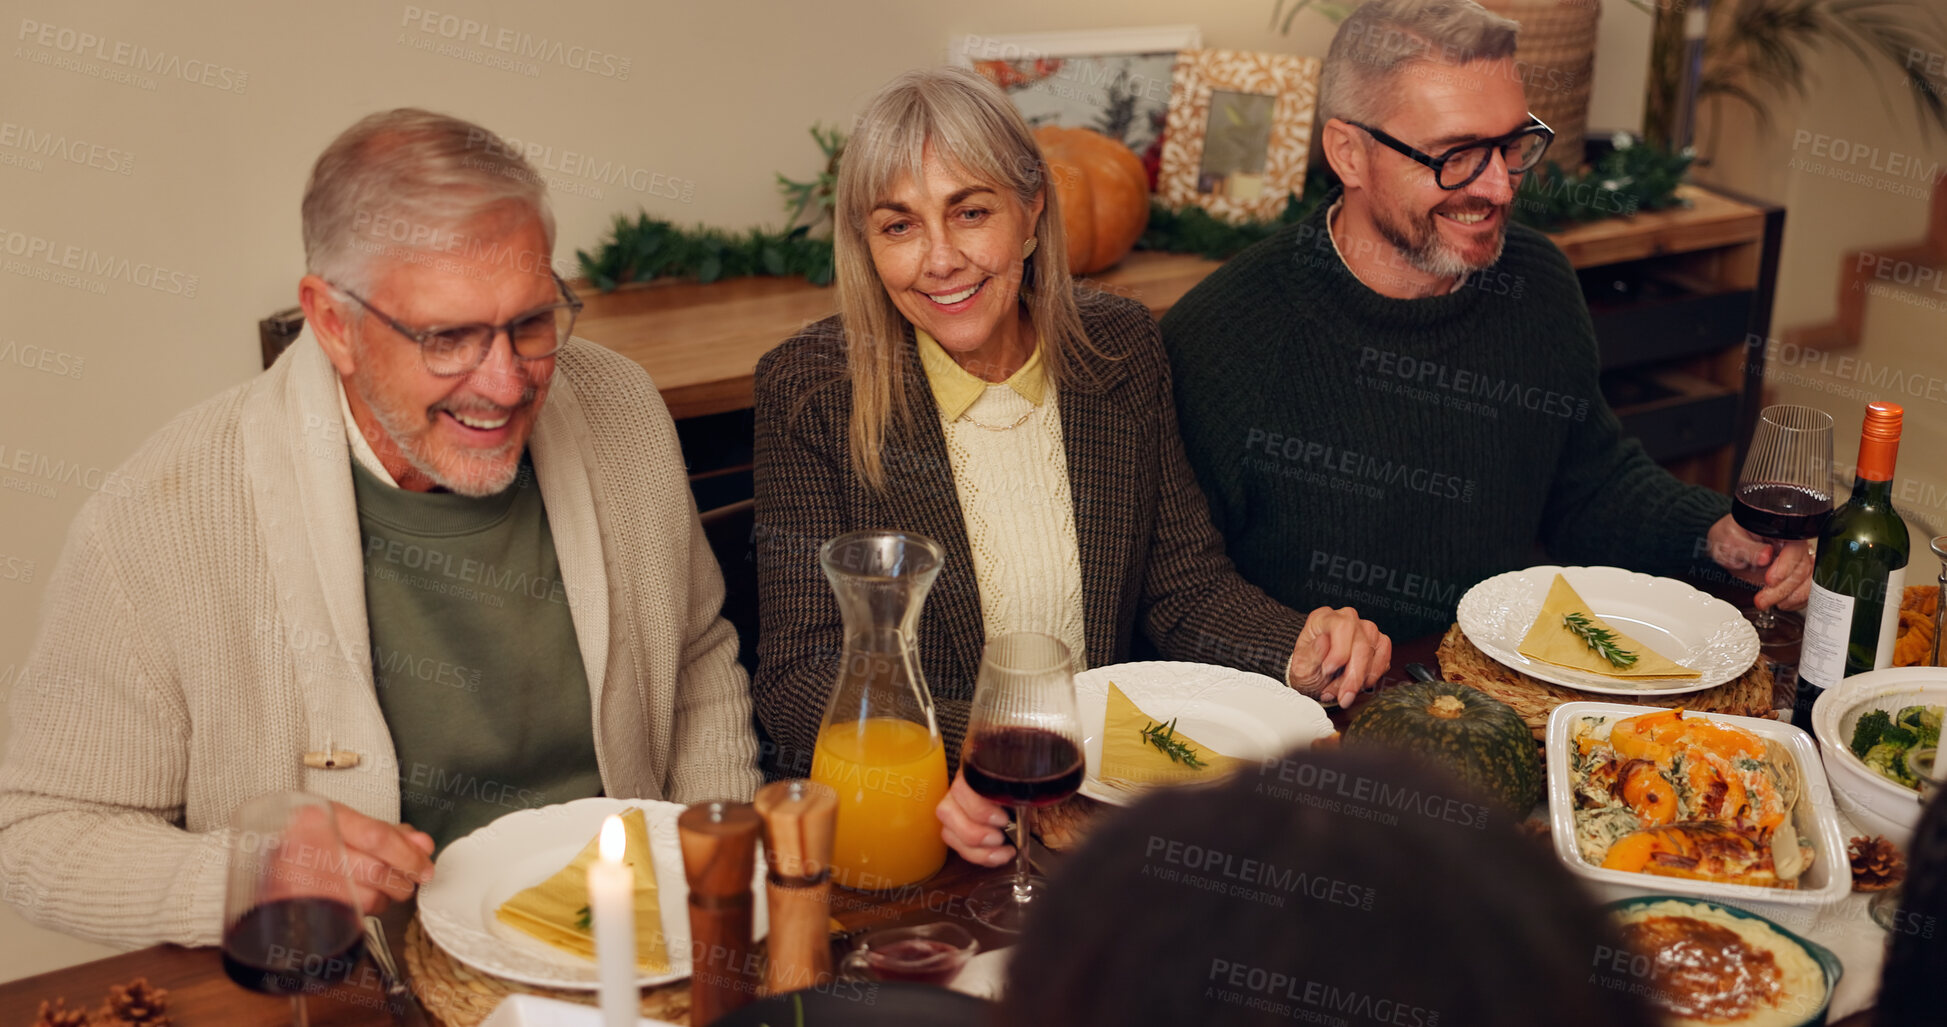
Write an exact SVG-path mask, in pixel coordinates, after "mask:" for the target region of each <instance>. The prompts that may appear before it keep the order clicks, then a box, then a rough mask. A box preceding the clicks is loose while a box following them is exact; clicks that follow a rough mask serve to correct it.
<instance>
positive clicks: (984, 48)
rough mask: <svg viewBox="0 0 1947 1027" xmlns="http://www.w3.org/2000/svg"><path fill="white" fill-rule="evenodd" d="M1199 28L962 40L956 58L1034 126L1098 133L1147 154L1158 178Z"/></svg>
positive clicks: (968, 37) (1198, 39)
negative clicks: (1183, 69)
mask: <svg viewBox="0 0 1947 1027" xmlns="http://www.w3.org/2000/svg"><path fill="white" fill-rule="evenodd" d="M1202 40H1203V37H1202V33H1200V32H1199V31H1198V29H1197V27H1196V26H1195V25H1167V26H1162V27H1158V28H1130V29H1101V30H1095V31H1086V32H1039V33H1032V34H1025V35H1008V36H977V35H964V36H956V37H954V38H953V40H952V48H953V54H952V55H953V61H954V63H956V64H959V65H962V66H964V67H970V68H973V69H974V70H976V71H979V72H980V73H981V74H983V75H986V76H987V77H988V78H989V79H991V80H993V82H994V84H996V85H998V86H1000V87H1001V89H1002V90H1003V91H1005V92H1006V93H1007V95H1008V98H1009V99H1012V100H1013V101H1014V106H1015V108H1016V109H1018V110H1019V111H1020V112H1021V116H1022V117H1023V118H1025V119H1026V120H1027V122H1028V125H1029V126H1030V127H1033V128H1039V127H1041V126H1042V125H1060V126H1062V127H1064V128H1092V129H1094V130H1096V131H1097V132H1100V133H1102V134H1103V135H1106V136H1108V137H1109V138H1111V139H1119V140H1121V141H1122V143H1123V145H1125V146H1127V147H1129V149H1131V150H1133V151H1135V154H1136V156H1138V157H1142V158H1143V159H1144V160H1143V163H1144V164H1145V166H1147V167H1148V168H1149V169H1150V175H1151V177H1152V179H1153V178H1154V177H1155V175H1156V169H1157V168H1158V167H1159V166H1160V164H1161V162H1162V152H1163V126H1164V124H1165V122H1166V121H1167V120H1168V118H1169V109H1170V88H1171V83H1172V82H1173V81H1174V80H1175V79H1174V76H1175V69H1176V59H1177V54H1178V52H1180V51H1183V50H1189V49H1194V48H1195V47H1198V46H1201V45H1202Z"/></svg>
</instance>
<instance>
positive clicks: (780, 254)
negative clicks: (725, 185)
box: [575, 125, 845, 292]
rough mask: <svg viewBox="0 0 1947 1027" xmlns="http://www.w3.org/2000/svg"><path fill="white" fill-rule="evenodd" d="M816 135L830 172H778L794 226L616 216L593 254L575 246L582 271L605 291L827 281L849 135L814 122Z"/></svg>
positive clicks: (812, 135)
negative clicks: (820, 230)
mask: <svg viewBox="0 0 1947 1027" xmlns="http://www.w3.org/2000/svg"><path fill="white" fill-rule="evenodd" d="M811 138H812V139H813V140H815V141H816V142H817V143H818V149H819V150H820V151H822V152H823V153H824V155H825V170H824V171H823V172H822V173H820V174H819V176H818V177H817V178H815V179H813V180H812V181H810V182H794V181H792V180H791V179H788V178H786V177H784V176H783V175H781V174H780V175H778V176H777V183H778V190H779V191H780V192H782V193H783V194H784V199H785V207H786V209H788V210H789V211H790V212H791V225H793V226H795V227H787V228H785V229H782V230H773V229H768V228H751V229H747V230H745V231H744V232H742V233H735V232H728V231H725V230H723V229H720V228H707V227H704V226H702V225H698V226H697V227H695V228H690V229H685V228H680V227H678V226H677V225H676V224H675V223H674V222H670V221H665V220H663V219H661V218H652V217H650V216H649V214H648V212H647V211H643V212H640V213H638V214H637V215H636V217H635V220H633V221H631V220H629V218H628V217H627V216H626V215H622V214H618V215H616V216H615V226H614V227H613V228H611V229H610V230H609V234H608V237H607V238H605V239H603V240H602V241H601V242H600V244H599V245H597V246H596V248H595V252H594V253H592V254H591V253H589V252H588V251H587V250H576V251H575V256H576V257H577V258H579V259H580V261H581V273H582V275H583V276H585V277H586V278H587V279H588V280H589V281H590V282H591V283H593V284H594V286H595V288H597V289H600V290H601V291H603V292H614V291H615V290H616V289H618V288H620V287H621V286H623V285H627V284H629V283H631V282H649V281H654V280H655V279H658V278H694V279H696V280H697V281H699V282H705V283H708V282H715V281H718V280H720V279H724V278H742V277H745V276H748V275H803V276H804V277H805V280H806V281H808V282H810V283H811V284H813V285H830V284H831V280H832V274H833V270H834V269H833V265H832V241H831V237H830V224H831V216H832V196H833V192H834V188H835V186H836V185H837V182H838V158H839V156H840V155H841V154H842V153H844V151H845V134H844V133H842V132H840V131H839V130H838V129H836V128H830V129H822V128H820V127H819V126H817V125H813V126H811ZM799 222H805V223H803V224H800V223H799ZM821 226H822V227H824V229H825V234H824V235H823V236H819V235H814V234H813V232H812V230H813V229H814V228H817V227H821Z"/></svg>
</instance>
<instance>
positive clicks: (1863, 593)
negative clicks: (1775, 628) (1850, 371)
mask: <svg viewBox="0 0 1947 1027" xmlns="http://www.w3.org/2000/svg"><path fill="white" fill-rule="evenodd" d="M1902 416H1903V411H1902V410H1901V409H1900V407H1899V406H1898V405H1897V404H1893V403H1868V404H1867V405H1866V423H1865V426H1864V427H1862V428H1861V429H1860V431H1859V471H1858V474H1857V476H1856V477H1855V478H1854V479H1853V482H1852V498H1851V499H1849V500H1847V501H1846V505H1844V506H1842V507H1839V508H1838V509H1837V510H1834V511H1832V517H1831V519H1830V520H1828V521H1826V524H1825V530H1824V531H1823V532H1821V533H1820V534H1819V550H1818V557H1817V559H1816V560H1814V561H1813V564H1812V596H1811V599H1810V600H1809V601H1808V602H1807V603H1806V604H1805V638H1804V642H1803V644H1802V646H1801V649H1800V652H1799V662H1798V700H1797V702H1796V704H1795V705H1794V708H1793V710H1792V723H1794V724H1796V725H1798V726H1799V727H1802V728H1805V729H1807V730H1810V729H1811V717H1812V703H1814V702H1816V701H1817V700H1818V697H1819V693H1820V692H1822V691H1824V690H1825V689H1827V688H1831V687H1833V686H1834V685H1837V684H1838V683H1839V682H1840V681H1841V680H1842V679H1844V678H1847V677H1850V676H1852V675H1854V674H1863V673H1865V672H1867V671H1869V670H1876V669H1878V668H1880V667H1887V666H1891V665H1892V662H1893V638H1894V634H1895V631H1896V628H1897V626H1898V624H1899V617H1900V599H1901V597H1902V596H1903V595H1904V594H1905V591H1906V563H1907V552H1908V550H1907V536H1906V522H1905V521H1902V520H1901V519H1900V515H1899V512H1898V511H1896V510H1894V509H1893V462H1894V460H1895V458H1896V457H1898V456H1899V452H1900V421H1901V418H1902Z"/></svg>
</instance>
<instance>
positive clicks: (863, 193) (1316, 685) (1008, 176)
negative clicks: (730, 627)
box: [752, 68, 1392, 865]
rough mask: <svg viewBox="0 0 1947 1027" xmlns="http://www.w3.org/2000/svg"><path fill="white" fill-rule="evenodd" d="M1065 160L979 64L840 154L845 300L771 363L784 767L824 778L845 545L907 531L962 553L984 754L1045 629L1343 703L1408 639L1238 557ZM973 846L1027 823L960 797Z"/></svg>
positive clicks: (949, 735) (943, 723) (928, 632)
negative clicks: (1084, 237)
mask: <svg viewBox="0 0 1947 1027" xmlns="http://www.w3.org/2000/svg"><path fill="white" fill-rule="evenodd" d="M1047 175H1048V170H1047V165H1046V164H1045V163H1044V162H1043V161H1042V158H1041V153H1040V150H1039V149H1038V148H1037V147H1036V145H1035V142H1034V137H1033V136H1032V134H1030V132H1029V131H1028V127H1027V125H1026V124H1025V123H1023V122H1022V120H1021V117H1020V115H1019V114H1018V113H1016V111H1015V110H1014V107H1013V105H1012V104H1011V103H1009V101H1008V100H1007V98H1006V97H1005V96H1004V95H1002V94H1001V92H1000V91H999V90H998V89H996V88H995V87H994V86H992V85H991V84H989V83H988V82H987V81H986V80H985V79H983V78H981V77H980V76H979V75H977V74H975V73H973V72H971V71H966V70H962V69H954V68H945V69H937V70H926V71H914V72H908V73H906V74H904V75H901V76H900V77H898V78H897V79H895V80H893V82H892V83H891V84H889V85H887V86H886V87H885V88H884V89H883V90H881V91H880V92H879V93H878V94H877V95H876V96H875V97H873V99H872V100H871V101H869V102H868V103H867V105H866V107H865V110H864V112H863V113H862V114H861V115H860V117H859V120H858V123H857V124H856V125H855V126H854V130H853V133H852V136H851V140H850V142H849V143H848V145H847V147H846V151H845V156H844V158H843V160H842V162H841V164H840V172H839V179H838V188H837V228H836V232H835V236H836V238H835V246H836V257H837V263H838V307H839V313H838V315H837V316H835V317H830V318H827V319H825V320H823V321H820V322H818V323H816V324H814V325H811V326H810V327H808V328H806V329H805V330H804V331H802V332H800V333H798V334H797V335H795V336H793V337H791V338H790V339H788V340H786V341H785V342H784V343H783V344H782V345H780V346H779V347H778V348H777V349H775V350H772V351H771V352H770V353H769V354H767V355H766V356H765V357H764V359H763V360H762V361H761V362H760V363H759V364H758V367H757V411H756V417H757V453H756V462H757V470H756V493H757V511H756V517H757V528H756V540H757V572H758V583H759V590H758V591H759V595H760V597H761V598H760V604H761V606H760V613H761V621H762V623H761V631H760V634H759V639H758V667H757V673H756V675H755V677H754V680H753V683H752V693H753V698H754V699H755V703H756V709H757V715H758V719H759V721H760V723H761V724H762V726H763V728H764V730H765V733H766V736H767V742H766V750H767V754H768V759H767V763H768V766H769V768H770V769H771V771H772V772H774V773H786V774H804V773H806V772H807V771H808V770H809V767H810V763H811V754H812V748H813V746H814V744H815V742H816V740H817V733H818V729H819V726H820V722H821V719H822V716H823V713H824V706H825V701H826V698H827V696H828V695H829V694H830V690H831V686H832V682H833V667H834V665H835V662H836V658H837V654H838V652H839V650H840V649H841V648H842V644H843V639H842V624H841V621H840V618H839V612H838V606H837V603H836V601H835V600H834V598H833V595H832V593H831V590H830V587H829V585H828V584H827V583H826V581H825V579H824V577H823V575H822V573H821V572H820V570H819V567H818V561H817V548H818V544H819V543H821V542H822V541H823V540H825V539H828V538H831V537H833V536H835V535H839V534H842V533H844V532H847V531H852V530H855V529H861V528H897V529H901V530H906V531H913V532H917V533H919V534H922V535H926V536H928V537H930V538H933V539H934V540H936V541H938V542H939V543H940V544H941V545H942V546H944V547H945V550H946V554H947V556H946V565H945V568H944V570H943V571H942V572H941V574H940V577H939V579H938V581H937V582H936V583H935V586H934V588H933V591H932V594H931V596H930V597H929V598H928V600H927V603H926V606H925V609H924V612H923V614H922V615H921V618H920V628H919V636H920V642H921V646H920V652H921V661H922V667H923V670H924V672H925V674H926V678H927V681H928V683H929V684H930V686H931V688H932V692H933V697H934V700H935V703H936V706H937V709H938V715H939V720H940V729H941V732H942V734H944V735H945V737H946V743H947V755H948V760H949V764H952V763H955V762H957V760H958V754H959V748H960V743H961V741H962V738H963V736H964V734H965V730H966V715H967V703H968V700H969V699H971V698H972V694H973V686H974V679H975V675H976V671H977V668H978V666H979V661H980V652H981V648H982V645H983V644H984V642H985V640H986V638H987V637H988V636H990V635H997V634H1001V633H1004V632H1009V631H1022V630H1031V631H1042V632H1046V633H1048V634H1051V635H1054V636H1055V637H1057V638H1060V639H1062V640H1063V641H1064V642H1066V643H1067V644H1068V646H1069V648H1070V650H1071V651H1073V653H1074V654H1075V657H1076V663H1077V669H1081V668H1082V667H1085V666H1102V665H1107V664H1112V663H1118V662H1121V661H1124V660H1126V659H1128V658H1129V657H1130V651H1131V645H1132V643H1133V642H1134V641H1135V638H1136V634H1137V632H1138V630H1140V631H1141V633H1142V635H1143V636H1144V637H1145V638H1146V640H1147V641H1148V643H1149V644H1150V645H1151V646H1153V648H1154V650H1155V651H1157V652H1159V653H1160V654H1161V655H1162V656H1163V657H1164V658H1166V659H1176V660H1191V661H1198V662H1204V663H1223V664H1229V665H1232V666H1236V667H1240V668H1243V669H1246V670H1252V671H1258V672H1260V673H1265V674H1269V675H1271V676H1273V677H1275V678H1277V679H1279V680H1283V681H1286V682H1288V683H1290V684H1291V686H1292V687H1294V688H1297V689H1299V690H1301V691H1304V692H1306V693H1307V694H1310V695H1314V696H1316V697H1318V698H1319V699H1320V700H1321V701H1324V702H1328V703H1338V704H1341V705H1345V704H1349V703H1351V702H1352V701H1353V699H1354V697H1355V696H1357V694H1358V693H1359V692H1360V691H1361V690H1362V689H1365V688H1368V687H1370V686H1371V685H1373V684H1374V683H1376V682H1377V680H1378V679H1379V676H1380V675H1381V674H1383V673H1384V672H1385V671H1386V669H1387V667H1388V665H1389V664H1390V662H1391V654H1392V645H1391V642H1390V641H1388V640H1387V638H1386V637H1385V636H1384V635H1382V634H1381V633H1380V632H1379V630H1378V629H1377V628H1376V627H1375V626H1374V625H1373V624H1372V623H1371V622H1369V621H1366V620H1363V619H1361V618H1360V617H1359V616H1358V614H1357V613H1355V612H1354V611H1352V610H1350V609H1338V610H1334V609H1330V608H1325V607H1321V608H1319V609H1317V610H1314V611H1312V612H1311V613H1310V614H1309V615H1307V614H1301V613H1298V612H1296V611H1294V610H1291V609H1288V608H1286V607H1284V606H1281V605H1279V604H1278V603H1276V602H1274V601H1273V600H1271V599H1270V598H1269V597H1267V596H1266V595H1265V594H1264V593H1263V592H1261V591H1259V590H1258V589H1257V588H1256V587H1255V586H1253V585H1250V584H1248V583H1247V582H1245V581H1244V580H1243V579H1242V578H1241V577H1239V576H1238V575H1237V573H1236V571H1235V570H1234V569H1233V568H1232V567H1231V564H1230V561H1229V559H1228V557H1226V556H1225V555H1224V546H1223V540H1222V539H1221V538H1220V537H1219V536H1218V534H1217V533H1216V531H1215V530H1214V529H1213V528H1212V526H1211V523H1210V517H1209V512H1208V509H1207V507H1206V505H1205V502H1204V497H1203V495H1202V493H1201V492H1200V491H1199V490H1198V487H1197V484H1196V479H1195V478H1194V476H1193V475H1192V472H1191V470H1190V467H1189V465H1188V464H1187V463H1185V461H1184V456H1183V445H1182V442H1181V440H1180V439H1179V438H1178V436H1177V428H1176V415H1175V410H1174V406H1173V404H1172V400H1171V395H1170V380H1169V374H1168V364H1167V363H1166V361H1165V358H1164V355H1163V350H1162V346H1161V343H1160V340H1159V338H1158V335H1157V330H1156V324H1155V321H1154V320H1153V319H1151V317H1150V316H1149V313H1148V311H1147V310H1145V309H1144V308H1143V307H1142V306H1141V305H1140V304H1138V303H1135V302H1133V301H1131V300H1128V299H1123V298H1119V297H1114V296H1109V295H1105V294H1101V293H1096V292H1083V293H1079V294H1078V293H1077V291H1076V289H1075V287H1074V283H1073V282H1072V280H1071V279H1070V277H1069V273H1068V261H1067V257H1066V253H1067V246H1066V243H1065V240H1064V239H1063V236H1062V222H1061V216H1060V212H1059V210H1057V208H1056V202H1057V201H1056V197H1055V193H1054V191H1053V190H1051V189H1048V188H1046V184H1047ZM939 813H940V818H941V821H942V824H943V833H944V835H945V837H946V839H947V842H948V843H949V844H950V845H952V846H953V847H954V848H955V849H956V850H957V851H959V852H960V853H961V854H962V855H963V856H965V857H967V858H968V859H970V860H973V861H975V862H979V863H983V864H988V865H995V864H998V863H1001V862H1003V861H1005V860H1006V859H1007V858H1009V856H1010V855H1011V853H1012V851H1013V850H1012V849H1011V848H1010V847H1008V846H1006V845H1004V844H1003V843H1002V841H1003V840H1002V836H1001V834H1000V830H999V829H1000V828H1001V827H1002V826H1004V825H1005V824H1006V823H1007V814H1006V811H1005V810H1004V809H1003V808H1002V807H1000V806H997V805H995V804H993V803H990V802H987V801H986V800H984V799H981V798H980V797H978V796H976V795H974V794H973V792H972V791H971V790H970V789H968V788H967V786H966V784H965V782H964V781H960V780H957V779H956V781H955V782H954V784H953V787H952V789H951V790H950V792H949V794H948V796H947V797H946V799H945V800H943V801H942V802H941V803H940V808H939Z"/></svg>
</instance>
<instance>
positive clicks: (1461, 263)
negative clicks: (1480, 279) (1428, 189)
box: [1372, 202, 1508, 278]
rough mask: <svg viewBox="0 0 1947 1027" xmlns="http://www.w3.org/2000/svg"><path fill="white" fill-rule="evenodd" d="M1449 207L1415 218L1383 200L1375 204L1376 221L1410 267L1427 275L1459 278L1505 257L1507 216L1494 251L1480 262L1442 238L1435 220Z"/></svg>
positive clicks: (1484, 206)
mask: <svg viewBox="0 0 1947 1027" xmlns="http://www.w3.org/2000/svg"><path fill="white" fill-rule="evenodd" d="M1446 206H1447V205H1446V204H1442V205H1441V207H1437V208H1435V209H1434V210H1433V211H1429V212H1428V213H1427V214H1426V215H1425V216H1424V217H1419V218H1415V217H1411V216H1399V215H1397V214H1396V211H1395V208H1393V207H1391V206H1388V205H1387V204H1385V203H1383V202H1382V203H1375V204H1373V206H1372V220H1373V224H1374V225H1375V226H1376V227H1377V228H1378V229H1379V235H1380V237H1381V238H1383V239H1385V240H1386V241H1387V242H1389V243H1391V244H1392V245H1393V248H1394V249H1396V250H1398V251H1399V255H1400V257H1401V259H1403V260H1405V261H1406V263H1407V264H1408V265H1409V266H1411V267H1412V268H1414V269H1415V270H1417V271H1420V272H1421V273H1423V274H1429V275H1434V276H1436V277H1439V278H1459V277H1460V276H1462V275H1470V274H1473V273H1474V272H1476V271H1480V270H1483V269H1485V268H1489V267H1492V266H1493V265H1494V263H1495V262H1496V261H1498V260H1500V259H1501V249H1502V247H1504V246H1505V245H1507V241H1508V229H1507V219H1506V218H1505V217H1503V218H1502V220H1501V227H1500V230H1499V231H1498V232H1497V233H1496V234H1495V236H1494V249H1493V252H1492V253H1489V254H1488V255H1487V256H1486V257H1484V258H1482V259H1481V260H1480V261H1478V262H1474V261H1469V260H1468V259H1467V258H1465V257H1463V256H1461V255H1460V253H1459V252H1458V251H1457V250H1455V248H1454V247H1453V245H1452V244H1450V243H1448V242H1447V241H1446V240H1445V239H1442V238H1441V237H1440V226H1439V225H1438V224H1435V223H1434V222H1435V219H1437V218H1438V217H1439V216H1440V214H1439V213H1438V211H1439V210H1440V209H1442V208H1444V207H1446ZM1500 210H1502V208H1499V207H1496V206H1494V205H1493V204H1488V203H1477V204H1466V205H1462V206H1454V207H1452V208H1451V209H1450V210H1449V211H1448V212H1449V213H1453V214H1467V213H1475V212H1479V213H1490V212H1494V211H1500Z"/></svg>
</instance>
